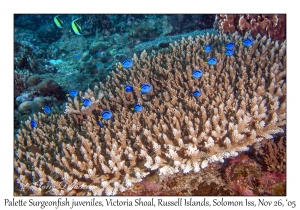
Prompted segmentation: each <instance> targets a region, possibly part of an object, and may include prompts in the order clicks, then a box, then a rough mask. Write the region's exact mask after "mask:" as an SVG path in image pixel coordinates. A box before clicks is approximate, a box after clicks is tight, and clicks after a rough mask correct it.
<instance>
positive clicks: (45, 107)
mask: <svg viewBox="0 0 300 210" xmlns="http://www.w3.org/2000/svg"><path fill="white" fill-rule="evenodd" d="M43 110H44V112H45V113H46V114H50V112H51V109H50V107H49V106H44V107H43Z"/></svg>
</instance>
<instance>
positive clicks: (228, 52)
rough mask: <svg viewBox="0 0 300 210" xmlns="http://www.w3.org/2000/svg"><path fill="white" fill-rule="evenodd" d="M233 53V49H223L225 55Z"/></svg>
mask: <svg viewBox="0 0 300 210" xmlns="http://www.w3.org/2000/svg"><path fill="white" fill-rule="evenodd" d="M233 54H234V50H230V49H227V50H226V51H225V55H226V56H231V55H233Z"/></svg>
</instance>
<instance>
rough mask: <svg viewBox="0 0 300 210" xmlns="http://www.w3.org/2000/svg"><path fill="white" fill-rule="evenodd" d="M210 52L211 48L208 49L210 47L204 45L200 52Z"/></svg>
mask: <svg viewBox="0 0 300 210" xmlns="http://www.w3.org/2000/svg"><path fill="white" fill-rule="evenodd" d="M210 50H211V47H210V45H206V46H205V47H204V49H203V50H202V52H206V53H209V52H210Z"/></svg>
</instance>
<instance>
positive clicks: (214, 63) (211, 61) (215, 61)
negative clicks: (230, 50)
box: [205, 57, 218, 65]
mask: <svg viewBox="0 0 300 210" xmlns="http://www.w3.org/2000/svg"><path fill="white" fill-rule="evenodd" d="M217 62H218V61H217V59H216V58H214V57H212V58H210V59H208V61H207V62H205V63H208V64H209V65H216V64H217Z"/></svg>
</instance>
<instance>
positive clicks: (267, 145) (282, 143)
mask: <svg viewBox="0 0 300 210" xmlns="http://www.w3.org/2000/svg"><path fill="white" fill-rule="evenodd" d="M256 155H257V157H258V158H261V159H263V163H264V166H265V167H266V168H267V170H268V171H270V172H280V173H281V172H285V170H286V168H285V166H286V137H285V136H282V137H280V138H279V139H278V140H274V141H268V140H263V141H261V146H260V148H259V149H258V151H257V152H256Z"/></svg>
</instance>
